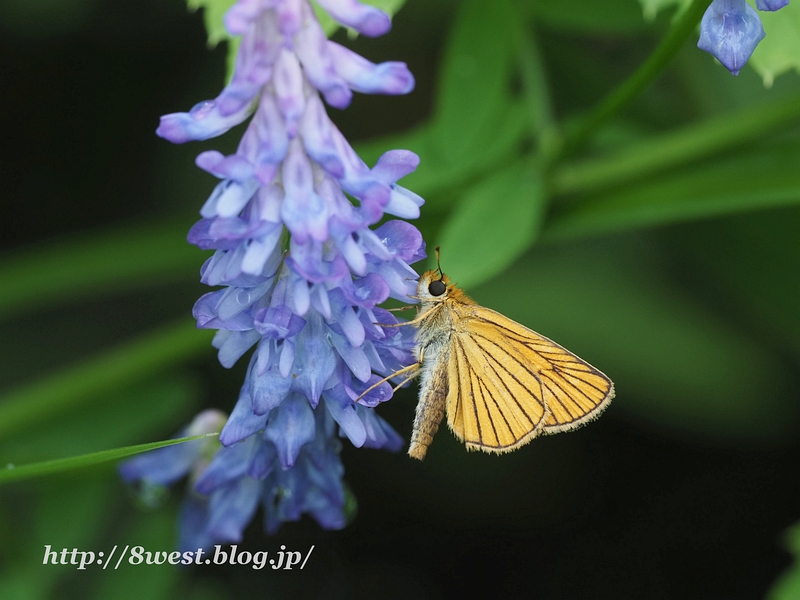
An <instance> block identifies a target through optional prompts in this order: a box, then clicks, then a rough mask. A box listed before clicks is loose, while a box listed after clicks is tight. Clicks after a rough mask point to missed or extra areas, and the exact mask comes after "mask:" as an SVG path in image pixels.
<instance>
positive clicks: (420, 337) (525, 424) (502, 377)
mask: <svg viewBox="0 0 800 600" xmlns="http://www.w3.org/2000/svg"><path fill="white" fill-rule="evenodd" d="M436 260H437V265H438V261H439V248H436ZM416 298H417V299H419V300H420V303H421V305H420V308H419V313H418V314H417V316H416V318H415V319H413V320H412V321H408V322H407V323H401V324H399V325H416V327H417V335H416V341H417V345H416V347H415V349H414V355H415V357H416V358H417V362H416V363H414V364H412V365H409V366H408V367H406V368H404V369H400V370H399V371H397V372H395V373H393V374H392V375H390V376H389V377H387V378H386V379H384V380H383V381H386V380H389V379H392V378H394V377H396V376H398V375H405V379H404V380H403V382H402V383H401V384H400V385H403V384H404V383H406V382H407V381H409V380H411V379H413V378H415V377H418V376H419V377H420V393H419V403H418V404H417V412H416V418H415V419H414V430H413V433H412V435H411V446H410V447H409V450H408V453H409V455H411V456H412V457H414V458H417V459H419V460H422V459H423V458H425V453H426V452H427V450H428V446H429V445H430V444H431V442H432V441H433V436H434V434H435V433H436V431H437V430H438V429H439V424H440V423H441V421H442V418H443V417H444V415H445V413H447V424H448V425H449V426H450V429H451V430H452V431H453V433H454V434H455V435H456V437H457V438H458V439H459V440H461V441H463V442H464V443H465V444H466V446H467V449H468V450H483V451H484V452H495V453H502V452H510V451H511V450H516V449H517V448H519V447H520V446H522V445H524V444H526V443H528V442H529V441H531V440H532V439H533V438H535V437H536V436H538V435H540V434H551V433H558V432H561V431H570V430H572V429H575V428H576V427H579V426H581V425H583V424H585V423H587V422H588V421H591V420H592V419H595V418H597V417H598V416H599V415H600V413H601V412H602V411H603V410H604V409H605V408H606V407H607V406H608V404H609V403H610V402H611V399H612V398H613V397H614V384H613V383H612V382H611V380H610V379H609V378H608V377H606V376H605V375H604V374H603V373H601V372H600V371H598V370H597V369H595V368H594V367H592V366H591V365H590V364H588V363H586V362H584V361H583V360H581V359H580V358H578V357H577V356H575V355H574V354H572V353H571V352H569V351H568V350H566V349H564V348H562V347H561V346H559V345H558V344H556V343H555V342H553V341H551V340H549V339H547V338H546V337H544V336H541V335H539V334H538V333H535V332H534V331H531V330H530V329H528V328H527V327H524V326H522V325H520V324H519V323H516V322H515V321H512V320H511V319H509V318H508V317H504V316H503V315H501V314H500V313H497V312H495V311H493V310H491V309H488V308H484V307H483V306H479V305H478V304H476V303H475V302H474V301H473V300H472V299H470V298H468V297H467V295H466V294H464V292H463V291H461V290H460V289H459V288H458V287H456V285H455V284H452V283H450V280H449V279H448V278H447V276H446V275H444V274H443V273H442V270H441V267H438V268H437V269H436V270H434V271H427V272H426V273H425V274H423V275H422V277H420V280H419V285H418V286H417V296H416ZM376 385H378V384H376ZM373 387H374V386H373ZM397 387H400V386H397ZM395 389H397V388H395Z"/></svg>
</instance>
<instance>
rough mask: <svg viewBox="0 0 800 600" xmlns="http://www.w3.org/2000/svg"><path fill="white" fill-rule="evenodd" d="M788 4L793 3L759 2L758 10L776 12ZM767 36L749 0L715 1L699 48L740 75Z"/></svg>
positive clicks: (703, 26) (704, 21) (783, 0)
mask: <svg viewBox="0 0 800 600" xmlns="http://www.w3.org/2000/svg"><path fill="white" fill-rule="evenodd" d="M787 4H789V0H756V7H757V8H758V10H766V11H775V10H778V9H780V8H783V7H784V6H786V5H787ZM764 35H765V33H764V27H763V26H762V25H761V19H759V18H758V13H757V12H756V11H755V10H754V9H753V8H752V7H751V6H750V5H749V4H747V2H745V0H714V1H713V2H712V3H711V5H710V6H709V7H708V10H706V12H705V14H704V15H703V19H702V21H701V22H700V40H699V41H698V42H697V47H698V48H700V49H701V50H705V51H706V52H708V53H709V54H712V55H713V56H714V57H716V59H717V60H719V62H721V63H722V64H723V65H724V66H725V68H726V69H728V70H729V71H730V72H731V73H733V74H734V75H738V74H739V70H740V69H741V68H742V67H743V66H744V65H745V63H746V62H747V61H748V59H749V58H750V55H751V54H753V50H755V49H756V46H757V45H758V43H759V42H760V41H761V40H762V39H764Z"/></svg>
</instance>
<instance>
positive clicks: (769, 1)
mask: <svg viewBox="0 0 800 600" xmlns="http://www.w3.org/2000/svg"><path fill="white" fill-rule="evenodd" d="M787 4H789V0H756V8H757V9H758V10H767V11H775V10H780V9H781V8H783V7H784V6H786V5H787Z"/></svg>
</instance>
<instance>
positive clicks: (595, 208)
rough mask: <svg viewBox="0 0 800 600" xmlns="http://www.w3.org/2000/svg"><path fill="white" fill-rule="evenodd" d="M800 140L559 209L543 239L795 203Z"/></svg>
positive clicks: (798, 190)
mask: <svg viewBox="0 0 800 600" xmlns="http://www.w3.org/2000/svg"><path fill="white" fill-rule="evenodd" d="M798 153H800V139H796V138H794V139H793V138H789V139H784V140H781V141H772V142H771V143H765V144H763V145H761V146H758V147H756V148H752V149H748V150H746V151H743V152H740V153H738V154H736V155H732V156H730V157H726V158H721V159H718V160H716V161H713V162H706V163H701V164H695V165H692V166H690V167H686V168H684V169H681V170H678V171H675V172H672V173H669V174H666V175H662V176H660V177H657V178H653V179H648V180H645V181H641V182H638V183H634V184H630V185H628V186H625V187H622V188H619V189H613V190H608V191H602V192H598V193H596V194H591V195H589V194H587V195H584V196H581V197H580V198H578V199H577V200H576V201H575V202H573V203H572V204H569V205H561V206H558V205H557V210H555V211H554V212H553V215H552V220H551V221H549V222H548V223H547V224H546V225H545V229H544V232H543V234H542V239H543V241H544V240H546V241H556V240H559V241H561V240H567V239H573V238H576V237H580V236H585V235H595V234H598V233H609V232H612V231H623V230H626V229H637V228H642V227H652V226H655V225H663V224H666V223H674V222H679V221H688V220H693V219H699V218H707V217H712V216H721V215H726V214H735V213H740V212H744V211H748V210H760V209H765V208H773V207H777V206H785V205H791V204H797V203H798V202H800V171H798V170H797V168H796V162H797V158H796V157H797V156H798Z"/></svg>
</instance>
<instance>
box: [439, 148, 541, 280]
mask: <svg viewBox="0 0 800 600" xmlns="http://www.w3.org/2000/svg"><path fill="white" fill-rule="evenodd" d="M545 208H546V197H545V193H544V189H543V188H542V181H541V174H540V173H539V172H538V171H536V170H535V169H533V168H532V167H530V166H529V165H525V164H522V163H518V164H515V165H512V166H510V167H507V168H506V169H504V170H501V171H499V172H497V173H495V174H493V175H491V176H490V177H488V178H487V179H485V180H484V181H481V182H480V183H478V184H477V185H475V186H474V187H472V188H471V189H470V190H469V191H467V193H466V194H465V195H464V197H463V198H462V199H461V200H460V202H459V203H458V204H457V205H456V207H455V209H454V210H453V212H452V214H451V215H450V217H449V218H448V220H447V221H446V223H445V224H444V227H443V228H442V231H441V233H440V244H441V246H442V253H443V258H442V262H443V263H444V269H445V272H446V273H448V275H450V276H451V277H452V278H453V279H454V280H455V281H457V282H458V283H459V284H460V285H462V286H469V285H473V284H477V283H480V282H482V281H485V280H486V279H488V278H490V277H492V276H494V275H496V274H497V273H499V272H500V271H502V270H503V269H505V268H506V267H507V266H508V265H510V264H511V263H512V262H513V261H514V260H516V259H517V258H518V257H519V256H520V255H521V254H522V253H523V252H525V250H527V249H528V248H529V247H530V246H531V244H533V242H534V241H535V239H536V237H537V235H538V232H539V227H540V225H541V221H542V216H543V213H544V209H545Z"/></svg>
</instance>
